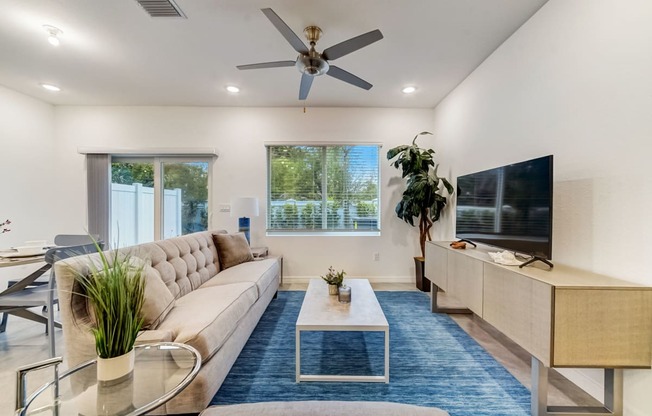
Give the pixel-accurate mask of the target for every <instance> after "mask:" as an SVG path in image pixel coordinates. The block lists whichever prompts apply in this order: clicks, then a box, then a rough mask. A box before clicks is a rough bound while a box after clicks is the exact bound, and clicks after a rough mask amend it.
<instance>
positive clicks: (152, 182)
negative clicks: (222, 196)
mask: <svg viewBox="0 0 652 416" xmlns="http://www.w3.org/2000/svg"><path fill="white" fill-rule="evenodd" d="M208 177H209V161H208V160H202V159H187V158H171V157H149V158H133V157H124V158H122V157H120V158H116V157H114V158H112V160H111V198H110V200H111V210H110V218H111V224H110V227H111V228H110V229H111V242H112V243H117V245H119V246H121V247H124V246H130V245H135V244H141V243H145V242H150V241H154V240H160V239H163V238H170V237H176V236H179V235H183V234H190V233H194V232H197V231H203V230H207V229H208V201H209V198H208V191H209V187H208Z"/></svg>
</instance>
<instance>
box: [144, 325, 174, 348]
mask: <svg viewBox="0 0 652 416" xmlns="http://www.w3.org/2000/svg"><path fill="white" fill-rule="evenodd" d="M172 341H174V339H173V338H172V331H163V330H158V329H148V330H145V331H143V332H141V333H140V334H139V335H138V338H136V345H140V344H151V343H153V342H172Z"/></svg>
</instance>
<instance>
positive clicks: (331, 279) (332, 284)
mask: <svg viewBox="0 0 652 416" xmlns="http://www.w3.org/2000/svg"><path fill="white" fill-rule="evenodd" d="M344 276H346V273H345V272H344V270H341V271H339V272H336V271H335V269H333V266H330V267H329V268H328V273H326V275H325V276H320V277H321V278H322V279H324V281H325V282H326V283H328V294H329V295H337V293H338V292H337V290H338V288H339V287H340V286H342V282H343V281H344Z"/></svg>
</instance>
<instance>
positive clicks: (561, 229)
mask: <svg viewBox="0 0 652 416" xmlns="http://www.w3.org/2000/svg"><path fill="white" fill-rule="evenodd" d="M650 22H652V2H650V1H649V0H628V1H613V0H592V1H579V0H576V1H568V0H550V1H549V2H548V3H547V4H546V5H545V6H544V7H543V8H542V9H541V10H540V11H539V12H538V13H537V14H535V15H534V16H533V17H532V18H531V19H530V21H528V22H527V23H526V24H525V25H524V26H523V27H521V28H520V29H519V30H518V31H517V32H516V33H515V34H514V35H513V36H512V37H511V38H510V39H509V40H508V41H507V42H505V43H504V44H503V45H502V46H501V47H500V48H499V49H498V50H497V51H496V52H495V53H494V54H492V55H491V56H490V57H489V58H488V59H487V60H486V61H485V62H484V63H483V64H482V65H481V66H480V67H479V68H478V69H477V70H476V71H475V72H474V73H472V74H471V75H470V76H469V77H468V78H467V79H466V80H465V81H464V82H463V83H462V84H461V85H460V86H459V87H458V88H456V89H455V90H454V91H453V92H452V93H451V94H450V95H449V96H448V97H447V98H446V99H445V100H444V101H443V102H442V103H441V104H440V105H439V106H438V107H437V108H436V110H435V134H436V135H437V144H438V148H439V150H440V151H441V152H440V158H441V160H442V162H445V163H446V164H447V165H448V167H449V172H450V173H451V176H453V177H456V176H458V175H460V174H464V173H469V172H473V171H478V170H482V169H485V168H490V167H495V166H499V165H503V164H506V163H510V162H517V161H522V160H526V159H529V158H533V157H537V156H543V155H547V154H553V155H554V157H555V166H554V168H555V175H554V176H555V181H554V187H555V193H554V198H555V201H554V214H553V216H554V227H553V259H554V261H556V262H559V263H565V264H570V265H574V266H577V267H581V268H584V269H588V270H592V271H594V272H598V273H603V274H607V275H610V276H615V277H619V278H623V279H627V280H631V281H635V282H639V283H643V284H648V285H652V273H650V267H651V266H650V262H649V255H650V253H652V238H651V237H650V232H651V231H652V215H650V213H649V208H650V207H651V206H652V184H651V183H650V179H649V175H650V154H651V153H652V152H651V151H652V75H651V74H652V53H650V51H652V25H651V24H650ZM450 227H451V228H450V229H448V230H447V234H448V237H451V236H452V233H453V231H452V230H453V226H452V225H451V226H450ZM600 373H601V372H600V371H595V370H594V371H593V372H589V371H585V370H582V371H580V370H577V371H570V372H567V374H569V376H570V377H572V378H573V379H574V381H576V382H577V383H578V384H580V385H581V386H583V387H584V388H585V389H587V390H589V391H591V392H593V393H595V394H596V396H600V393H599V390H600V385H601V381H600ZM650 391H652V371H648V370H636V371H626V376H625V410H626V411H625V414H626V415H629V416H631V415H640V416H643V415H650V414H652V395H651V394H650Z"/></svg>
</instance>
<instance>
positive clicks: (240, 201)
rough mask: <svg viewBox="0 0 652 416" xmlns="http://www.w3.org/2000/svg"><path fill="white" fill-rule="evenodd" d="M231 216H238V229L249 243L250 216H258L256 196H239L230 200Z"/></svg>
mask: <svg viewBox="0 0 652 416" xmlns="http://www.w3.org/2000/svg"><path fill="white" fill-rule="evenodd" d="M231 216H238V231H240V232H243V233H244V235H245V237H246V238H247V242H248V243H249V244H250V245H251V240H250V235H249V227H250V224H251V221H250V219H249V218H250V217H257V216H258V198H255V197H240V198H235V199H234V200H233V201H232V202H231Z"/></svg>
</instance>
